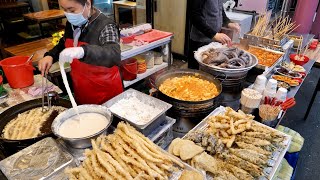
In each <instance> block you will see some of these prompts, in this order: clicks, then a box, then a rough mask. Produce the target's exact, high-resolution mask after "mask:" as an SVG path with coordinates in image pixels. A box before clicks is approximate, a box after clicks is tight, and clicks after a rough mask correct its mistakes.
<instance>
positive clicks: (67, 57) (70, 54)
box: [59, 47, 84, 63]
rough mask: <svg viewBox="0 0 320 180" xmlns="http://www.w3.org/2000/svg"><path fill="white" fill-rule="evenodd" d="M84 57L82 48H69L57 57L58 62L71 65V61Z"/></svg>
mask: <svg viewBox="0 0 320 180" xmlns="http://www.w3.org/2000/svg"><path fill="white" fill-rule="evenodd" d="M83 56H84V50H83V48H82V47H71V48H66V49H64V50H63V51H62V52H61V53H60V55H59V62H62V63H66V62H68V63H72V61H73V59H75V58H76V59H81V58H83Z"/></svg>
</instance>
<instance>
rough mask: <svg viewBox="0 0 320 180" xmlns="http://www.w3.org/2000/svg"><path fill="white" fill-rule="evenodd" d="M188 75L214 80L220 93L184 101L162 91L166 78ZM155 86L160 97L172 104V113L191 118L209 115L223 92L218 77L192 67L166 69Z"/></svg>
mask: <svg viewBox="0 0 320 180" xmlns="http://www.w3.org/2000/svg"><path fill="white" fill-rule="evenodd" d="M186 75H190V76H197V77H198V78H201V79H204V80H207V81H209V82H212V83H213V84H214V85H216V87H217V89H218V92H219V93H218V95H217V96H216V97H213V98H211V99H208V100H204V101H183V100H179V99H175V98H172V97H170V96H167V95H166V94H164V93H162V92H161V91H160V89H159V87H160V85H161V84H162V83H163V82H164V81H165V80H166V79H169V78H173V77H181V76H186ZM153 86H154V88H156V89H157V90H158V97H159V98H160V99H162V100H164V101H166V102H168V103H170V104H172V106H173V108H172V111H174V112H172V114H175V115H177V116H183V117H190V118H195V117H197V118H203V117H205V116H206V115H208V114H209V113H210V112H211V111H212V110H213V109H214V108H215V107H216V106H217V105H218V104H217V103H218V100H217V99H218V97H219V95H220V94H221V92H222V85H221V82H220V81H219V80H218V79H216V78H215V77H213V76H212V75H210V74H208V73H205V72H203V71H199V70H191V69H178V70H169V71H165V72H163V73H162V74H160V75H158V76H157V77H156V79H155V82H154V83H153ZM175 118H176V117H175Z"/></svg>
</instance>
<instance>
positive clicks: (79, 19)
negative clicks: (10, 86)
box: [64, 4, 90, 26]
mask: <svg viewBox="0 0 320 180" xmlns="http://www.w3.org/2000/svg"><path fill="white" fill-rule="evenodd" d="M86 7H87V4H85V5H84V7H83V10H82V12H81V13H78V14H76V13H67V12H64V14H65V16H66V17H67V19H68V21H69V22H70V23H71V24H72V25H74V26H81V25H84V24H85V23H86V22H87V21H88V19H86V18H85V17H84V16H83V12H84V10H85V8H86ZM89 14H90V11H89Z"/></svg>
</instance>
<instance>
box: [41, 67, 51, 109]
mask: <svg viewBox="0 0 320 180" xmlns="http://www.w3.org/2000/svg"><path fill="white" fill-rule="evenodd" d="M43 79H45V81H46V85H45V86H44V80H43ZM41 84H42V85H41V86H42V87H41V89H42V109H41V111H42V112H46V111H48V110H50V109H51V101H50V100H49V95H48V92H47V93H46V95H47V107H45V104H44V96H45V91H46V90H47V88H48V75H47V74H46V73H45V74H44V77H42V79H41Z"/></svg>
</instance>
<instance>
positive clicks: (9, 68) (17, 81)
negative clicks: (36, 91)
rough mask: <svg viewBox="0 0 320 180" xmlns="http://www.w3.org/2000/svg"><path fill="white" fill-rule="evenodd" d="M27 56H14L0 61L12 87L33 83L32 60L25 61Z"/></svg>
mask: <svg viewBox="0 0 320 180" xmlns="http://www.w3.org/2000/svg"><path fill="white" fill-rule="evenodd" d="M28 58H29V57H26V56H14V57H10V58H6V59H3V60H2V61H0V66H2V69H3V71H4V74H5V76H6V77H7V80H8V83H9V85H10V86H11V87H12V88H24V87H28V86H30V85H32V84H33V83H34V79H33V70H34V67H33V66H32V61H30V62H29V63H27V60H28Z"/></svg>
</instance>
